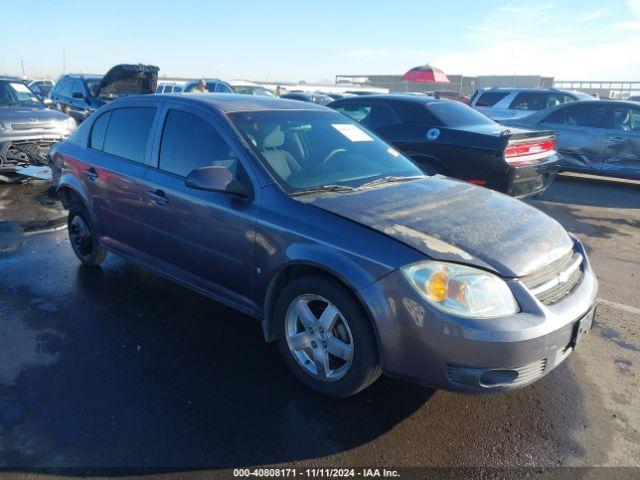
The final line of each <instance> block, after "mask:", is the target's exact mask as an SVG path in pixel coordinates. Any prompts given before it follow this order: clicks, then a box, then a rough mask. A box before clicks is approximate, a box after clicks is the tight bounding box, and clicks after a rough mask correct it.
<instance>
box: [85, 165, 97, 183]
mask: <svg viewBox="0 0 640 480" xmlns="http://www.w3.org/2000/svg"><path fill="white" fill-rule="evenodd" d="M84 173H86V174H87V178H88V179H89V180H91V181H92V182H95V181H96V180H97V179H98V177H99V176H100V174H98V172H96V169H95V168H93V167H91V168H87V169H86V170H85V171H84Z"/></svg>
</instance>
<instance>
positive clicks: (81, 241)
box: [67, 204, 107, 266]
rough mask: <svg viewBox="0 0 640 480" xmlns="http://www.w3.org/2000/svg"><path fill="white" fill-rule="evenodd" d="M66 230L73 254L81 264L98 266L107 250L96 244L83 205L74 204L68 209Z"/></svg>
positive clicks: (88, 216) (93, 231) (89, 218)
mask: <svg viewBox="0 0 640 480" xmlns="http://www.w3.org/2000/svg"><path fill="white" fill-rule="evenodd" d="M67 228H68V231H69V241H70V242H71V247H72V248H73V252H74V253H75V254H76V257H78V259H79V260H80V261H81V262H82V264H83V265H90V266H96V265H100V263H102V261H103V260H104V258H105V257H106V256H107V250H106V249H105V248H104V247H103V246H102V245H100V244H99V243H98V239H97V237H96V235H95V229H94V228H93V223H92V222H91V217H90V215H89V212H88V211H87V209H86V208H85V207H84V206H83V205H80V204H74V205H72V206H71V207H70V208H69V217H68V220H67Z"/></svg>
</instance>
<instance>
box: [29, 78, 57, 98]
mask: <svg viewBox="0 0 640 480" xmlns="http://www.w3.org/2000/svg"><path fill="white" fill-rule="evenodd" d="M28 86H29V88H30V89H31V91H32V92H33V93H35V94H36V95H38V96H39V98H40V99H42V100H44V99H45V98H48V97H49V94H50V93H51V90H53V82H52V81H51V80H34V81H32V82H29V85H28Z"/></svg>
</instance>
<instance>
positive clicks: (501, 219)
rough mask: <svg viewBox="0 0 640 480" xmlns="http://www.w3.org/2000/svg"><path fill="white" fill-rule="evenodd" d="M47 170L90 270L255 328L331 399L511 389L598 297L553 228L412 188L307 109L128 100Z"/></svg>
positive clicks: (321, 111)
mask: <svg viewBox="0 0 640 480" xmlns="http://www.w3.org/2000/svg"><path fill="white" fill-rule="evenodd" d="M51 158H52V169H53V170H54V173H55V175H54V178H55V179H56V181H55V185H56V188H57V191H58V193H59V194H60V196H61V199H62V201H63V204H64V205H65V206H66V207H68V208H69V220H68V226H69V235H70V240H71V247H72V248H73V250H74V252H75V253H76V255H77V256H78V259H79V260H80V261H81V262H82V263H83V264H84V265H86V266H97V265H99V264H100V262H102V261H103V260H104V258H105V255H106V254H107V251H111V252H114V253H118V254H120V255H122V256H124V257H126V258H129V259H131V260H133V261H135V262H138V263H139V264H141V265H144V266H146V267H148V268H151V269H152V270H153V271H155V272H157V273H159V274H162V275H165V276H168V277H169V278H172V279H173V280H175V281H177V282H179V283H181V284H183V285H185V286H187V287H190V288H193V289H195V290H196V291H198V292H200V293H203V294H205V295H208V296H209V297H211V298H213V299H215V300H218V301H221V302H223V303H226V304H227V305H229V306H231V307H233V308H236V309H238V310H240V311H242V312H244V313H246V314H248V315H251V316H253V317H256V318H257V319H258V320H259V321H260V323H261V325H262V331H263V332H264V336H265V339H266V340H267V341H274V340H275V341H276V342H277V343H278V347H279V349H280V352H281V353H282V356H283V359H284V361H285V363H286V364H287V365H288V366H289V368H291V370H292V372H293V373H294V375H295V376H296V377H297V378H299V379H300V380H301V381H302V382H303V383H304V384H306V385H308V386H309V387H311V388H313V389H315V390H317V391H319V392H321V393H324V394H326V395H331V396H337V397H343V396H348V395H353V394H355V393H357V392H358V391H360V390H362V389H363V388H365V387H366V386H368V385H369V384H371V383H372V382H373V381H374V380H376V378H377V377H378V376H379V375H380V373H382V372H384V373H386V374H388V375H392V376H395V377H401V378H406V379H409V380H413V381H416V382H419V383H423V384H427V385H431V386H435V387H441V388H448V389H452V390H461V391H467V392H478V391H480V392H489V391H500V390H506V389H512V388H518V387H522V386H524V385H527V384H529V383H531V382H533V381H535V380H537V379H539V378H541V377H542V376H543V375H545V374H547V373H548V372H550V371H551V370H552V369H553V368H554V367H556V366H557V365H559V364H560V363H561V362H562V361H563V360H564V359H566V358H567V356H568V355H569V354H570V353H571V352H572V351H573V350H574V348H575V347H576V345H578V344H579V343H580V339H581V338H582V335H583V334H584V333H585V332H587V331H588V330H589V328H590V326H591V322H592V319H593V312H594V310H593V304H594V301H595V298H596V294H597V280H596V278H595V275H594V273H593V271H592V269H591V266H590V264H589V261H588V260H587V255H586V253H585V250H584V247H583V245H582V244H581V243H580V241H579V240H578V239H577V238H575V237H572V236H571V235H570V234H569V233H568V232H566V231H565V230H564V229H563V228H562V226H561V225H560V224H559V223H558V222H556V221H555V220H553V219H552V218H550V217H548V216H546V215H545V214H543V213H542V212H540V211H539V210H536V209H535V208H533V207H530V206H529V205H526V204H525V203H522V202H520V201H519V200H515V199H513V198H509V197H507V196H505V195H502V194H500V193H497V192H494V191H492V190H489V189H486V188H481V187H476V186H474V185H470V184H467V183H464V182H460V181H457V180H453V179H450V178H446V177H442V176H425V175H422V173H421V171H420V170H419V169H418V168H417V167H416V166H415V165H414V164H413V163H412V162H411V161H410V160H409V159H408V158H406V157H405V156H404V155H402V154H401V153H400V152H398V151H397V150H395V149H394V148H393V147H391V146H390V145H388V144H387V143H385V142H384V141H382V140H381V139H379V138H377V137H376V136H375V134H373V133H371V132H369V131H368V130H365V129H364V128H362V127H361V126H360V125H359V124H358V123H356V122H355V121H353V120H351V119H349V118H348V117H346V116H344V115H342V114H340V113H338V112H336V111H334V110H331V109H329V108H326V107H323V106H320V105H316V104H314V103H310V102H299V101H293V100H285V99H281V98H271V97H257V96H256V97H248V96H246V95H236V94H212V95H206V94H204V95H139V96H130V97H126V98H122V99H119V100H115V101H113V102H110V103H109V104H108V105H105V106H104V107H102V108H101V109H100V110H98V111H97V112H96V113H94V114H92V115H91V116H90V117H89V118H88V119H87V120H86V121H85V122H83V123H82V125H81V126H80V127H79V128H78V130H76V132H75V133H74V134H73V135H72V136H71V137H70V138H68V139H67V140H65V141H64V142H61V143H59V144H57V145H56V146H55V147H54V148H53V150H52V155H51ZM56 172H57V173H56ZM105 341H108V339H107V340H105ZM241 355H242V351H239V352H238V359H239V358H240V356H241ZM229 361H230V362H232V361H235V360H234V359H230V360H229ZM265 361H268V359H265ZM212 368H213V367H212ZM221 368H224V366H222V367H221Z"/></svg>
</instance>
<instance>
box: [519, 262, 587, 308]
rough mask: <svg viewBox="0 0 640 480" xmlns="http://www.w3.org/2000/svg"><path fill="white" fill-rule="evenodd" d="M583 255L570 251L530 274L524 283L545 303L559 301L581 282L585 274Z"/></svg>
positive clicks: (550, 303) (523, 278)
mask: <svg viewBox="0 0 640 480" xmlns="http://www.w3.org/2000/svg"><path fill="white" fill-rule="evenodd" d="M583 261H584V259H583V257H582V255H581V254H580V253H578V252H575V251H573V250H572V251H570V252H569V253H567V254H566V255H564V256H563V257H561V258H560V259H558V260H556V261H555V262H553V263H551V264H549V265H547V266H546V267H544V268H542V269H540V270H539V271H537V272H534V273H532V274H530V275H527V276H525V277H522V278H521V279H520V280H521V281H522V283H523V284H524V285H525V286H526V287H527V288H528V289H529V290H530V291H531V292H532V293H533V294H534V295H535V296H536V298H537V299H538V300H540V302H542V303H543V304H544V305H553V304H554V303H558V302H559V301H560V300H562V299H563V298H564V297H566V296H567V295H569V294H570V293H571V292H573V290H574V289H575V288H576V287H577V286H578V285H579V284H580V281H581V280H582V276H583V269H582V263H583Z"/></svg>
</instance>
